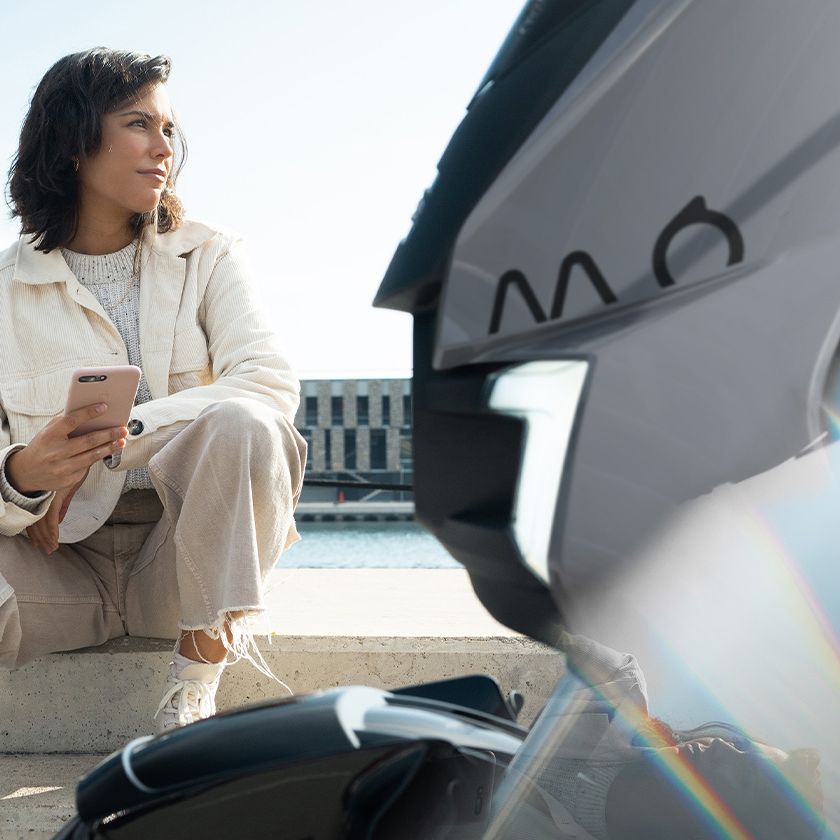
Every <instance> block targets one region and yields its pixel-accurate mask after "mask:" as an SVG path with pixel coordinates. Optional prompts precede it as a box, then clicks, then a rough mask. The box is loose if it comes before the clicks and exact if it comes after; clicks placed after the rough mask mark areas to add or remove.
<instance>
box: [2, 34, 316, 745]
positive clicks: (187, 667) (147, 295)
mask: <svg viewBox="0 0 840 840" xmlns="http://www.w3.org/2000/svg"><path fill="white" fill-rule="evenodd" d="M169 70H170V63H169V59H168V58H166V57H163V56H158V57H151V56H148V55H145V54H141V53H131V52H119V51H115V50H109V49H104V48H97V49H93V50H88V51H86V52H82V53H77V54H74V55H69V56H66V57H65V58H63V59H61V60H60V61H58V62H57V63H56V64H55V65H54V66H53V67H52V68H51V69H50V70H49V71H48V72H47V74H46V75H45V76H44V78H43V79H42V80H41V82H40V84H39V85H38V88H37V90H36V91H35V94H34V96H33V99H32V103H31V105H30V109H29V112H28V114H27V116H26V119H25V121H24V124H23V129H22V132H21V139H20V147H19V149H18V152H17V155H16V157H15V159H14V161H13V164H12V168H11V172H10V176H9V193H10V199H11V201H10V203H11V207H12V211H13V214H14V215H15V216H17V217H19V218H20V222H21V231H22V236H21V238H20V240H19V241H18V242H17V243H16V244H15V245H13V246H12V247H11V248H9V249H8V250H7V251H6V252H5V253H3V254H2V255H0V534H2V536H0V664H2V665H4V666H7V667H16V666H19V665H21V664H23V663H25V662H28V661H29V660H31V659H33V658H35V657H37V656H39V655H41V654H44V653H48V652H52V651H60V650H71V649H75V648H79V647H85V646H89V645H97V644H101V643H102V642H105V641H106V640H107V639H111V638H114V637H116V636H121V635H125V634H128V635H139V636H163V637H170V638H176V637H177V638H178V642H177V644H176V648H175V653H174V656H173V662H172V664H171V666H170V673H169V676H168V678H167V680H166V685H165V689H164V693H163V700H162V701H161V705H160V707H159V710H158V716H159V721H160V723H159V725H160V728H161V729H162V730H165V729H169V728H172V727H176V726H180V725H183V724H185V723H190V722H192V721H194V720H198V719H200V718H204V717H207V716H209V715H211V714H213V712H214V711H215V706H214V696H215V692H216V688H217V686H218V683H219V679H220V677H221V674H222V671H223V668H224V665H225V661H226V659H227V658H228V654H229V653H232V654H233V656H234V658H239V657H246V658H249V659H251V661H252V662H253V661H254V659H253V654H255V653H257V652H256V648H254V647H253V639H252V638H251V635H250V633H249V632H248V630H247V618H248V616H251V615H254V614H256V613H258V612H259V611H260V610H261V609H262V590H263V584H264V580H265V577H266V575H267V574H268V572H269V571H270V569H271V568H272V567H273V566H274V564H275V562H276V560H277V558H278V556H279V555H280V553H281V551H282V550H283V549H284V548H286V547H288V546H289V545H290V544H291V543H292V542H294V541H295V540H296V539H297V538H298V537H297V532H296V530H295V527H294V520H293V511H294V506H295V504H296V501H297V498H298V495H299V493H300V487H301V483H302V472H303V465H304V463H305V458H306V444H305V443H304V441H303V439H302V438H301V436H300V435H299V434H298V433H297V432H296V430H295V429H294V427H293V425H292V420H293V417H294V414H295V410H296V408H297V405H298V401H299V396H298V394H299V383H298V381H297V379H296V378H295V376H294V375H293V373H292V372H291V370H290V369H289V366H288V364H287V363H286V361H285V360H284V359H283V357H282V355H281V354H280V352H279V350H278V349H277V346H276V343H275V339H274V337H273V336H272V334H271V332H270V331H269V329H268V328H267V327H266V325H265V321H264V318H263V316H262V313H261V311H260V309H259V307H258V306H257V305H256V303H255V302H254V300H253V299H252V297H251V294H250V291H249V288H248V283H247V269H246V267H245V264H244V262H243V257H242V253H241V243H240V241H239V240H238V239H237V238H236V237H233V236H230V235H227V234H225V233H222V232H220V231H217V230H213V229H211V228H209V227H206V226H204V225H201V224H197V223H195V222H190V221H186V220H184V219H183V211H182V206H181V204H180V202H179V200H178V198H177V197H176V195H175V192H174V190H175V181H176V176H177V173H178V169H179V167H180V165H181V164H182V163H183V152H184V146H183V143H182V141H181V139H180V136H179V133H178V129H177V126H176V123H175V118H174V116H173V113H172V108H171V105H170V103H169V98H168V95H167V90H166V82H167V79H168V76H169ZM232 155H233V150H232ZM234 163H235V161H234V160H233V159H232V160H230V161H226V162H225V165H226V166H229V165H233V164H234ZM121 364H135V365H138V366H139V367H141V368H142V369H143V373H144V375H143V377H142V379H141V383H140V387H139V390H138V394H137V399H136V401H135V406H134V409H133V411H132V415H131V419H130V421H129V423H128V426H127V427H120V428H114V429H108V430H106V431H103V432H97V433H93V434H88V435H83V436H80V437H77V438H73V437H70V435H71V433H72V431H73V429H75V428H76V427H78V426H79V425H80V424H81V423H82V422H84V420H85V419H87V418H89V417H92V416H94V415H95V413H96V412H97V411H99V410H100V408H98V407H97V406H91V407H89V408H85V409H82V410H81V411H78V412H75V413H73V414H70V415H68V416H63V415H62V408H63V405H64V401H65V399H66V395H67V389H68V387H69V383H70V374H71V372H72V371H73V370H74V369H76V368H78V367H85V366H100V365H121ZM257 658H258V659H259V655H258V653H257Z"/></svg>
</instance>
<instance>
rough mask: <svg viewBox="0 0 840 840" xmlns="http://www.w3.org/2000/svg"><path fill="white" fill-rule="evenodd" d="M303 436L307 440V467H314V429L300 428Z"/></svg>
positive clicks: (308, 468)
mask: <svg viewBox="0 0 840 840" xmlns="http://www.w3.org/2000/svg"><path fill="white" fill-rule="evenodd" d="M298 431H299V432H300V434H301V437H302V438H303V439H304V440H305V441H306V469H307V470H310V469H312V430H311V429H298Z"/></svg>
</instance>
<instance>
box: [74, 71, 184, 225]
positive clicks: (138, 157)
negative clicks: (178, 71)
mask: <svg viewBox="0 0 840 840" xmlns="http://www.w3.org/2000/svg"><path fill="white" fill-rule="evenodd" d="M174 132H175V124H174V120H173V118H172V108H171V106H170V103H169V95H168V94H167V92H166V88H165V86H164V85H161V84H156V85H152V86H151V87H148V88H146V89H145V90H144V91H141V92H140V95H139V96H138V97H137V98H136V99H133V100H130V101H129V102H127V103H125V104H124V105H122V106H120V107H119V108H117V109H116V110H115V111H113V112H112V113H110V114H106V115H105V116H104V117H103V118H102V143H101V145H100V147H99V151H97V152H96V153H95V154H94V155H91V156H90V157H83V158H81V160H80V161H79V180H80V183H81V211H82V213H85V212H87V213H93V214H94V215H96V216H103V217H107V218H112V219H113V218H115V217H116V218H119V217H124V218H125V220H126V221H128V219H129V218H130V217H131V216H132V215H133V214H135V213H148V212H149V211H150V210H153V209H154V208H155V207H156V206H157V204H158V202H159V201H160V196H161V193H162V192H163V189H164V187H165V186H166V182H167V180H168V178H169V174H170V172H171V170H172V162H173V149H172V141H173V135H174Z"/></svg>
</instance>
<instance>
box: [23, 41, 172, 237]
mask: <svg viewBox="0 0 840 840" xmlns="http://www.w3.org/2000/svg"><path fill="white" fill-rule="evenodd" d="M170 68H171V63H170V60H169V58H168V57H167V56H164V55H159V56H154V57H153V56H150V55H146V54H145V53H138V52H126V51H122V50H111V49H107V48H105V47H96V48H95V49H91V50H85V51H84V52H79V53H73V54H72V55H67V56H65V57H64V58H62V59H59V61H57V62H56V63H55V64H54V65H53V66H52V67H51V68H50V69H49V70H48V71H47V72H46V74H45V75H44V78H43V79H41V81H40V83H39V84H38V87H37V88H36V90H35V93H34V95H33V97H32V101H31V103H30V105H29V112H28V113H27V115H26V119H25V120H24V121H23V127H22V129H21V132H20V145H19V147H18V151H17V154H16V155H15V156H14V158H13V160H12V166H11V169H10V170H9V179H8V184H7V188H8V194H9V199H8V203H9V207H10V208H11V211H12V217H13V218H14V217H16V216H17V217H20V220H21V233H23V234H31V235H32V240H31V241H32V242H33V243H35V247H36V249H38V250H40V251H44V252H49V251H51V250H53V249H54V248H57V247H59V246H60V245H66V244H67V243H68V242H70V241H71V240H72V239H73V237H74V236H75V234H76V230H77V228H78V224H79V179H78V177H77V173H76V171H75V170H74V165H73V158H74V157H75V158H78V157H79V156H81V155H87V156H89V155H93V154H95V153H96V152H97V151H98V150H99V147H100V145H101V143H102V117H103V116H104V115H105V114H109V113H111V112H113V111H115V110H117V109H118V108H119V107H120V106H122V105H124V104H125V103H127V102H128V101H130V100H132V99H135V98H137V97H138V95H142V92H143V91H144V90H145V89H146V88H147V87H149V86H150V85H154V84H158V83H160V84H165V83H166V81H167V79H168V78H169V71H170ZM186 153H187V148H186V142H185V141H184V139H183V135H182V134H181V132H180V130H178V131H176V133H175V161H174V166H173V167H172V174H171V175H170V178H169V181H168V182H167V184H166V187H165V189H164V191H163V194H162V196H161V199H160V202H159V204H158V206H157V207H156V208H155V209H154V210H152V211H151V212H149V213H136V214H135V215H134V216H132V219H131V225H132V228H133V230H134V233H135V235H137V236H139V235H140V233H141V232H142V230H143V228H144V227H145V226H146V225H151V224H156V225H157V230H158V232H160V233H164V232H166V231H168V230H174V229H175V228H177V227H178V226H179V225H180V223H181V221H182V219H183V215H184V208H183V206H182V204H181V202H180V200H179V199H178V197H177V196H176V195H175V181H176V179H177V176H178V173H179V172H180V171H181V167H182V166H183V165H184V161H185V160H186Z"/></svg>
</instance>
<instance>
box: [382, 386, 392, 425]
mask: <svg viewBox="0 0 840 840" xmlns="http://www.w3.org/2000/svg"><path fill="white" fill-rule="evenodd" d="M382 425H383V426H390V425H391V398H390V397H389V396H388V395H387V394H386V395H385V396H384V397H382Z"/></svg>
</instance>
